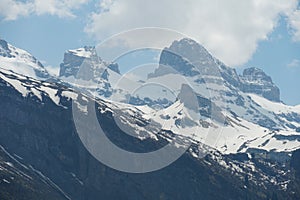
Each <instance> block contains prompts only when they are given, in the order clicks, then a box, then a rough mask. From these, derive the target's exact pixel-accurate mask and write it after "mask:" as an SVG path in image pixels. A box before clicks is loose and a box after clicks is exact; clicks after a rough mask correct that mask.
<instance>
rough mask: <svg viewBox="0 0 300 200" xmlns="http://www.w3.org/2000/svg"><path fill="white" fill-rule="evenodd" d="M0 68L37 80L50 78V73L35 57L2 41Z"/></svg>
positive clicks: (0, 45) (0, 43) (0, 41)
mask: <svg viewBox="0 0 300 200" xmlns="http://www.w3.org/2000/svg"><path fill="white" fill-rule="evenodd" d="M0 67H1V68H3V69H7V70H12V71H14V72H16V73H19V74H23V75H26V76H29V77H33V78H36V79H46V78H49V73H48V72H47V70H46V69H45V68H44V66H43V65H42V64H41V62H40V61H38V60H37V59H36V58H35V57H34V56H32V55H31V54H30V53H28V52H27V51H25V50H23V49H19V48H17V47H14V46H12V45H10V44H9V43H7V42H6V41H5V40H1V39H0Z"/></svg>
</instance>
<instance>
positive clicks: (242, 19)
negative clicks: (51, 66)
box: [86, 0, 300, 65]
mask: <svg viewBox="0 0 300 200" xmlns="http://www.w3.org/2000/svg"><path fill="white" fill-rule="evenodd" d="M99 7H100V9H99V11H98V12H95V13H93V14H91V16H90V20H91V21H90V23H89V24H88V25H87V27H86V31H87V32H88V33H90V34H91V35H92V36H94V37H96V38H97V39H99V40H103V39H105V38H106V37H108V36H111V35H112V34H116V33H118V32H120V31H124V30H128V29H131V28H139V27H162V28H170V29H174V30H177V31H179V32H182V33H184V34H186V35H188V36H190V37H191V38H194V39H196V40H197V41H198V42H200V43H202V44H203V45H204V46H205V47H206V48H207V49H208V50H209V51H210V52H212V53H213V54H214V55H215V56H216V57H218V58H219V59H221V60H222V61H224V62H225V63H226V64H229V65H241V64H243V63H245V62H247V61H248V60H249V59H250V58H251V56H252V54H253V53H254V52H255V50H256V48H257V44H258V42H259V41H261V40H266V39H267V38H268V34H270V33H271V32H272V31H273V29H274V28H275V27H276V26H277V21H278V19H279V17H280V16H281V15H288V14H289V16H290V17H289V19H290V24H291V26H293V27H294V28H295V27H296V24H298V23H299V20H298V21H297V19H298V18H297V16H298V14H297V13H294V11H295V9H296V7H297V0H289V1H286V0H248V1H241V0H227V1H222V0H211V1H207V0H186V1H184V2H183V1H175V0H160V1H148V0H115V1H111V0H104V1H102V2H101V3H100V4H99ZM291 13H294V15H292V14H291ZM292 19H294V20H292ZM299 30H300V29H299ZM297 34H299V32H295V37H296V36H297Z"/></svg>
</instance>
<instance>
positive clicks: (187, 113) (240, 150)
mask: <svg viewBox="0 0 300 200" xmlns="http://www.w3.org/2000/svg"><path fill="white" fill-rule="evenodd" d="M2 41H3V40H2ZM0 50H1V52H0V53H1V54H0V66H1V69H0V89H1V93H0V94H1V95H0V98H1V100H2V101H3V104H2V105H0V109H1V113H2V114H0V119H1V120H0V125H1V127H2V126H3V130H5V131H4V132H1V133H0V139H1V140H0V141H5V142H6V143H7V144H6V143H5V142H4V143H0V145H2V146H5V144H6V145H7V146H5V147H8V148H9V149H10V150H12V149H13V150H15V151H17V152H18V154H22V153H24V155H22V157H23V156H24V157H25V159H24V162H25V161H28V162H29V163H31V164H32V163H33V164H34V165H36V166H39V167H40V170H45V172H46V173H47V175H48V176H49V177H52V178H53V179H54V180H55V181H56V183H58V188H56V190H57V189H58V190H60V187H61V188H63V190H64V191H67V194H69V195H70V193H72V192H73V193H74V194H76V192H78V191H81V192H82V191H83V190H85V189H87V188H90V186H91V185H92V186H93V187H94V186H95V185H93V184H92V183H95V182H99V181H100V180H103V177H104V178H105V180H106V181H109V180H111V179H109V178H107V174H109V176H110V178H113V179H114V178H115V177H116V176H117V177H118V176H119V175H115V173H114V172H110V170H108V169H107V168H101V170H102V171H101V173H100V174H101V175H99V176H98V175H97V176H96V177H94V176H93V175H91V174H86V173H87V172H86V171H87V169H88V167H87V166H86V165H81V164H80V163H81V162H79V161H83V160H84V163H86V162H85V161H87V160H88V162H91V163H93V164H92V166H89V167H90V169H94V166H98V165H99V163H96V162H94V160H93V158H92V157H91V156H90V155H89V154H88V153H86V150H85V149H84V148H83V147H82V144H81V143H80V140H79V139H78V136H76V130H75V129H74V125H73V122H72V115H71V105H72V103H71V102H72V101H73V102H75V104H76V105H77V106H78V108H80V111H81V112H83V113H88V112H89V110H90V108H89V107H88V105H89V104H88V103H87V102H89V101H95V102H96V105H97V106H96V108H97V114H98V115H99V122H100V123H102V125H103V126H104V127H105V130H106V132H107V134H108V135H110V137H112V138H113V139H114V140H115V141H116V142H117V143H118V144H119V145H120V146H121V147H124V148H125V149H135V150H136V148H137V151H142V150H143V148H144V147H147V149H153V147H159V146H160V145H162V144H165V142H168V141H170V139H171V138H172V137H174V135H176V136H178V138H179V139H180V141H181V142H186V141H189V142H190V143H191V146H190V148H189V149H188V151H187V153H186V154H185V155H184V159H186V161H185V162H184V163H188V165H190V166H192V167H191V169H192V170H190V171H189V172H187V174H188V173H191V171H195V170H196V171H197V170H198V168H197V167H199V165H201V169H202V172H203V171H204V172H205V174H206V171H207V170H208V169H210V168H212V169H213V170H212V171H213V172H209V173H208V174H214V175H213V178H214V179H216V180H215V181H217V182H218V181H220V180H222V181H224V180H226V181H224V182H225V183H226V184H232V183H235V182H236V180H235V179H234V180H233V179H232V177H231V175H229V176H226V177H225V178H224V177H223V175H224V174H226V172H229V174H233V177H237V179H239V180H243V181H242V183H239V185H241V188H244V189H242V191H241V194H243V191H244V190H246V191H247V192H248V193H249V194H251V195H254V196H255V195H256V193H255V192H254V193H252V191H251V187H253V188H255V191H258V190H260V189H259V188H260V187H261V188H265V190H264V189H262V190H263V192H262V193H264V192H266V191H267V192H266V193H268V190H269V189H272V190H271V191H276V190H277V189H279V190H280V191H281V190H282V191H289V193H288V194H289V195H290V194H293V192H294V189H289V187H291V186H290V184H289V183H290V182H291V181H292V179H293V175H292V173H291V171H290V168H289V164H288V163H289V161H290V160H291V156H292V155H293V154H294V152H295V151H296V150H297V149H299V148H300V107H299V106H289V105H286V104H284V103H283V102H281V101H280V92H279V89H278V87H277V86H276V85H274V83H273V82H272V79H271V78H270V77H269V76H268V75H266V74H265V73H264V72H263V71H262V70H260V69H257V68H248V69H245V70H244V73H243V74H242V75H239V74H237V72H236V71H235V69H233V68H231V67H228V66H226V65H225V64H223V63H222V62H221V61H219V60H218V59H216V58H214V57H213V56H212V55H211V54H210V53H209V52H208V51H207V50H206V49H205V48H204V47H203V46H201V45H200V44H198V43H197V42H195V41H193V40H191V39H182V40H180V41H174V42H173V43H172V44H171V45H170V47H167V48H165V49H164V50H163V51H162V53H161V56H160V62H159V66H158V68H157V69H156V70H155V71H154V72H153V73H151V74H149V75H148V79H147V80H145V81H144V82H137V81H136V82H135V81H131V80H130V79H127V78H125V79H124V77H122V75H121V74H120V72H119V70H118V65H117V64H115V63H114V64H111V63H107V62H105V61H103V60H102V59H101V58H100V57H99V55H97V53H96V51H95V48H93V47H84V48H79V49H75V50H69V51H67V52H65V55H64V60H63V63H62V64H61V65H60V75H59V77H57V80H56V82H55V81H53V80H51V82H50V81H48V80H47V79H46V78H47V76H48V75H45V76H44V77H43V76H42V75H40V74H39V73H42V72H45V73H46V74H48V73H47V72H46V70H45V71H43V70H44V68H43V66H42V65H41V64H38V63H40V62H39V61H37V60H36V59H35V58H34V57H33V56H31V55H30V54H29V53H27V52H26V51H24V50H20V49H18V48H16V47H13V46H11V45H9V44H7V43H6V42H4V41H3V42H2V43H1V49H0ZM7 63H10V64H11V65H9V64H7ZM20 63H21V64H20ZM2 66H4V67H2ZM80 70H83V72H84V73H81V72H80ZM37 71H38V72H37ZM42 74H43V73H42ZM41 79H42V80H41ZM120 79H121V82H120V81H119V80H120ZM118 81H119V82H118ZM66 83H68V84H66ZM116 83H118V84H117V85H118V87H115V86H116V85H115V84H116ZM148 83H156V84H157V85H161V86H164V88H159V89H161V90H163V92H162V93H161V94H162V95H161V96H163V97H166V98H165V99H163V98H158V99H155V96H153V95H152V94H151V92H150V91H149V90H148V89H147V88H146V89H145V91H146V92H144V93H143V95H144V96H141V95H139V96H138V97H139V98H133V97H134V96H133V95H131V96H129V97H128V95H130V94H131V93H130V92H131V91H133V90H136V89H137V88H141V87H144V86H145V85H146V84H148ZM159 89H158V90H159ZM167 89H169V90H170V91H172V92H169V93H170V94H171V93H172V95H173V98H170V97H169V96H172V95H170V94H169V93H168V91H167ZM147 95H148V96H147ZM164 95H165V96H164ZM15 99H16V100H15ZM128 99H129V102H128V101H127V100H128ZM130 100H131V101H130ZM146 100H147V101H146ZM159 104H161V105H162V106H161V107H159V108H158V109H157V106H156V105H159ZM153 105H155V106H153ZM28 113H29V114H28ZM48 116H51V117H48ZM2 119H3V122H2ZM16 119H17V120H16ZM70 123H71V125H70ZM86 126H87V127H86V128H87V129H88V128H90V126H89V125H88V124H86ZM21 130H22V131H21ZM23 130H24V134H25V135H26V137H25V136H24V135H22V132H23ZM44 132H45V134H43V133H44ZM6 133H7V134H6ZM125 133H130V134H129V135H130V136H133V144H132V143H130V141H131V140H132V138H131V137H130V136H128V134H125ZM64 134H65V135H67V136H68V137H66V136H65V135H64ZM27 137H28V138H30V139H27ZM15 141H17V142H15ZM139 143H142V147H140V146H139V145H137V144H139ZM64 145H66V146H67V147H68V148H67V147H64ZM176 145H178V144H176ZM20 146H21V147H20ZM19 148H21V149H19ZM70 149H72V150H70ZM32 152H38V155H39V156H41V157H40V158H38V159H34V157H33V156H31V153H32ZM72 152H78V154H79V156H77V155H76V156H74V155H73V154H72ZM203 157H204V158H203ZM202 159H203V160H202ZM47 163H48V164H49V163H55V165H52V167H53V169H55V170H57V171H59V173H60V174H59V175H57V174H56V173H55V171H53V170H52V168H51V169H49V168H48V167H47ZM78 163H79V165H80V167H78V166H77V164H78ZM192 163H197V166H194V165H193V164H192ZM24 166H25V165H24ZM0 167H1V166H0ZM0 169H1V168H0ZM183 169H185V167H182V166H181V167H179V168H175V169H173V170H174V171H173V172H174V173H175V174H177V175H179V176H180V177H181V178H182V179H183V180H184V181H185V182H186V183H189V184H190V182H189V181H190V179H188V181H186V180H185V178H184V177H186V175H187V174H185V173H184V174H180V173H181V172H180V171H182V170H183ZM106 170H108V171H106ZM96 171H97V170H96ZM70 174H71V175H70ZM215 174H217V175H218V177H215ZM177 175H176V176H177ZM120 176H121V177H122V175H120ZM176 176H174V177H176ZM198 176H199V177H201V176H200V175H199V174H197V176H195V177H196V178H195V180H196V182H197V181H200V180H198V178H199V177H198ZM166 177H168V175H166ZM220 177H221V178H220ZM245 177H247V178H245ZM291 177H292V178H291ZM106 178H107V179H106ZM46 179H47V178H46ZM146 180H147V178H146ZM193 180H194V179H193ZM246 180H247V181H246ZM222 181H221V182H222ZM249 181H250V183H249ZM65 182H68V183H69V184H71V185H72V186H73V187H74V188H77V189H78V191H74V188H73V189H72V188H70V187H68V186H67V185H66V184H65ZM146 182H147V181H145V184H146ZM172 182H173V181H170V184H172ZM200 182H201V181H200ZM211 182H214V181H210V180H209V181H206V182H205V181H204V183H211ZM246 182H247V183H246ZM134 183H135V182H134V181H133V182H132V184H133V185H134ZM142 183H143V184H144V181H143V182H142ZM112 184H113V181H112ZM130 184H131V182H130ZM251 184H252V186H251V187H249V185H251ZM103 185H104V187H105V183H103ZM103 185H101V186H103ZM154 185H155V184H154ZM98 186H99V185H97V186H95V187H96V188H97V187H98ZM93 187H92V188H93ZM99 187H100V186H99ZM151 187H152V186H151ZM153 187H154V186H153ZM247 187H249V188H250V189H249V188H247ZM83 188H84V189H83ZM212 188H214V187H212ZM266 188H267V189H266ZM98 189H99V188H98ZM98 189H91V190H92V191H93V193H91V194H95V195H96V194H98V193H99V191H98ZM156 189H157V188H156ZM140 190H142V191H148V190H147V188H142V189H140ZM138 191H139V190H138ZM193 191H194V190H193ZM201 191H202V190H201ZM73 193H72V195H71V196H72V197H76V195H73ZM100 193H101V192H100ZM62 194H65V193H64V192H62ZM69 195H66V196H67V197H68V196H69ZM229 196H230V195H229ZM155 197H156V196H155ZM194 197H195V196H193V195H192V196H191V199H193V198H194ZM255 197H256V196H255ZM78 198H79V199H83V198H81V197H78ZM257 198H260V197H257ZM266 198H267V197H266ZM261 199H263V198H261Z"/></svg>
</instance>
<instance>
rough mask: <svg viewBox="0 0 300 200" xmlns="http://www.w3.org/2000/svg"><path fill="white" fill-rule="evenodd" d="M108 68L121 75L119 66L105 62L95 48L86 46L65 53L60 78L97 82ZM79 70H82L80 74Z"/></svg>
mask: <svg viewBox="0 0 300 200" xmlns="http://www.w3.org/2000/svg"><path fill="white" fill-rule="evenodd" d="M106 67H108V68H109V69H111V70H112V71H115V72H116V73H120V71H119V67H118V64H116V63H110V64H109V63H106V62H104V61H103V60H102V59H101V58H100V57H99V56H98V55H97V52H96V49H95V47H87V46H85V47H83V48H79V49H75V50H69V51H67V52H65V54H64V60H63V63H61V64H60V71H59V76H60V77H62V76H64V77H69V76H74V77H75V78H82V79H83V80H97V79H98V78H99V77H101V75H102V73H103V72H104V70H105V68H106ZM79 69H80V70H81V71H80V73H78V72H79ZM82 72H84V73H82Z"/></svg>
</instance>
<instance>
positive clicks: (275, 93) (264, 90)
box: [240, 67, 280, 102]
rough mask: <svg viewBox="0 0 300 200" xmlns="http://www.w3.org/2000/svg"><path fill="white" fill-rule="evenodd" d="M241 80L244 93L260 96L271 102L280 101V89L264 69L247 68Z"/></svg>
mask: <svg viewBox="0 0 300 200" xmlns="http://www.w3.org/2000/svg"><path fill="white" fill-rule="evenodd" d="M240 78H241V80H242V90H243V91H244V92H248V93H254V94H258V95H260V96H263V97H265V98H266V99H269V100H271V101H276V102H279V101H280V91H279V88H278V87H277V86H276V85H275V84H274V83H273V81H272V78H271V77H270V76H268V75H267V74H266V73H265V72H264V71H263V70H262V69H259V68H256V67H251V68H247V69H245V70H244V71H243V75H242V76H241V77H240Z"/></svg>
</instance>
